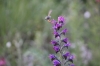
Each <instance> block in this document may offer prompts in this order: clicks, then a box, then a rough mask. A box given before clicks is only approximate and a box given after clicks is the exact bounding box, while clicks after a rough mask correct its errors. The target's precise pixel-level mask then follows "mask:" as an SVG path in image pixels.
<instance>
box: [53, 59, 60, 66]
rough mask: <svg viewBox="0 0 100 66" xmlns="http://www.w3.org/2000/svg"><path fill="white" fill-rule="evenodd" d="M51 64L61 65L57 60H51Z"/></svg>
mask: <svg viewBox="0 0 100 66" xmlns="http://www.w3.org/2000/svg"><path fill="white" fill-rule="evenodd" d="M53 65H54V66H61V63H60V61H58V60H53Z"/></svg>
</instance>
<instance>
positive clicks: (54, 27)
mask: <svg viewBox="0 0 100 66" xmlns="http://www.w3.org/2000/svg"><path fill="white" fill-rule="evenodd" d="M61 27H62V25H61V24H59V23H55V25H54V26H53V29H55V30H59V29H60V28H61Z"/></svg>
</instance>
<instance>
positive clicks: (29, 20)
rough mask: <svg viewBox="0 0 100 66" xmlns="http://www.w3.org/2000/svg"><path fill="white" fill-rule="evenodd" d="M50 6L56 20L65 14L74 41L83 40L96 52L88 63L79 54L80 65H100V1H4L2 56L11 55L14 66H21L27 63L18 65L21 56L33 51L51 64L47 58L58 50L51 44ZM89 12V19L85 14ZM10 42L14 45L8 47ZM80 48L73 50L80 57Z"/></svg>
mask: <svg viewBox="0 0 100 66" xmlns="http://www.w3.org/2000/svg"><path fill="white" fill-rule="evenodd" d="M50 9H52V10H53V12H52V14H51V16H52V18H54V19H57V17H58V16H59V15H63V16H65V18H66V22H67V24H66V25H65V28H66V27H67V28H68V30H69V32H68V34H67V36H68V37H69V38H70V41H71V42H72V43H74V44H75V43H76V44H77V42H78V41H79V42H82V43H83V44H85V45H86V46H87V47H88V48H89V49H90V50H91V52H92V59H91V61H89V62H88V64H87V65H85V64H84V63H82V59H80V57H79V58H78V59H77V61H75V63H76V66H100V63H99V61H100V59H99V58H100V53H99V50H100V2H97V0H0V57H2V56H4V57H5V58H7V60H8V61H9V63H10V66H21V64H23V63H21V64H20V65H18V62H17V60H18V57H21V56H22V57H21V58H23V55H24V54H26V53H27V52H30V53H32V56H34V55H36V56H35V57H36V61H37V62H38V63H39V64H40V65H41V66H51V63H50V62H49V58H44V56H45V57H47V56H48V54H49V53H54V52H53V50H52V47H51V45H50V44H49V43H50V41H51V39H52V38H53V37H52V28H51V25H50V23H48V22H47V21H45V20H44V18H45V16H46V15H47V14H48V11H49V10H50ZM87 11H88V12H89V13H90V17H89V18H86V17H85V16H84V14H85V13H86V12H87ZM7 42H11V47H10V48H7ZM16 42H17V44H16ZM17 45H19V46H17ZM18 48H20V50H18ZM30 49H31V50H30ZM37 49H38V50H37ZM42 50H43V51H42ZM79 50H80V49H78V48H76V49H75V50H72V52H73V53H75V54H76V56H77V57H78V55H79V54H80V51H79ZM18 51H21V53H19V54H20V55H21V56H20V55H18ZM45 52H47V53H45ZM21 60H22V59H21ZM79 61H80V62H79ZM40 65H36V66H40ZM27 66H28V65H27ZM34 66H35V65H34Z"/></svg>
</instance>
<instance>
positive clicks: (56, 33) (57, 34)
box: [54, 30, 60, 38]
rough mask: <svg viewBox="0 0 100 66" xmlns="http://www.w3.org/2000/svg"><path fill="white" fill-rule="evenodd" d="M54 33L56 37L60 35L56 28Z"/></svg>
mask: <svg viewBox="0 0 100 66" xmlns="http://www.w3.org/2000/svg"><path fill="white" fill-rule="evenodd" d="M54 35H55V38H56V37H60V35H59V33H58V32H57V31H56V30H54Z"/></svg>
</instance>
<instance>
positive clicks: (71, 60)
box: [68, 55, 74, 63]
mask: <svg viewBox="0 0 100 66" xmlns="http://www.w3.org/2000/svg"><path fill="white" fill-rule="evenodd" d="M73 59H74V56H73V55H71V56H70V57H69V59H68V61H70V62H72V63H73Z"/></svg>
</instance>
